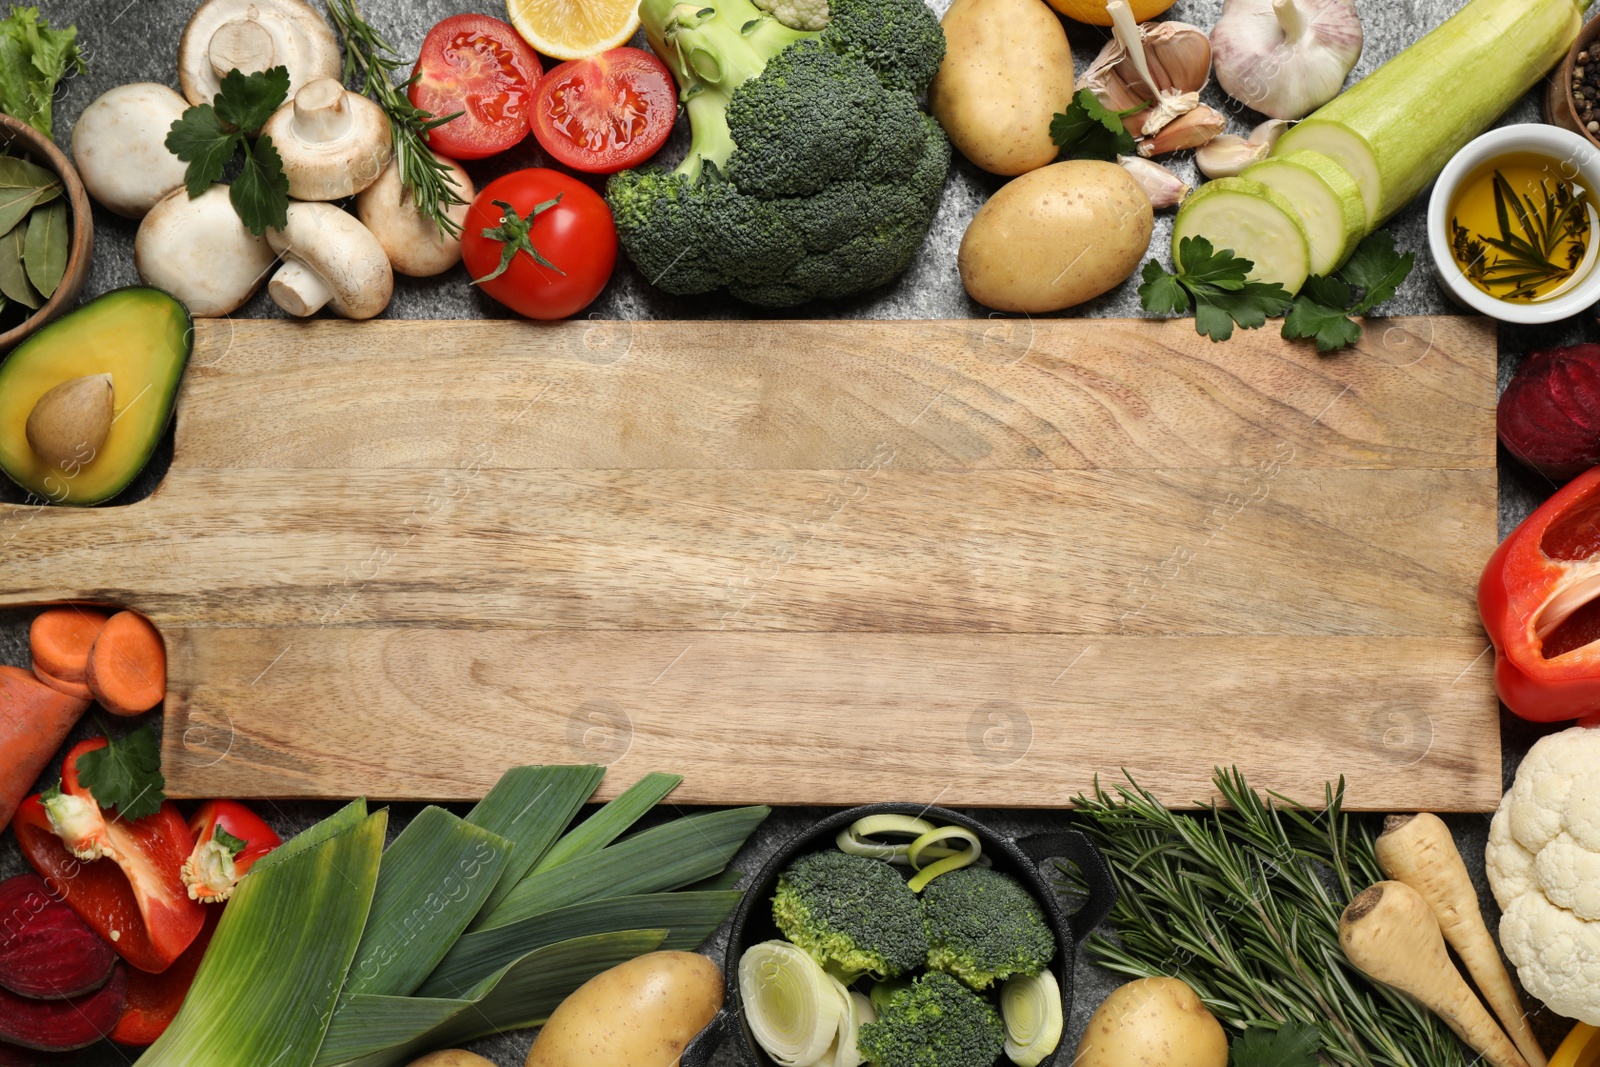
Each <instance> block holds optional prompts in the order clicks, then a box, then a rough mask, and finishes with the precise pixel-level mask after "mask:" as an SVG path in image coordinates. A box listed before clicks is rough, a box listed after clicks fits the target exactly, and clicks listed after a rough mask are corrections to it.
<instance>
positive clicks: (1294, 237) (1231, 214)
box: [1172, 177, 1311, 293]
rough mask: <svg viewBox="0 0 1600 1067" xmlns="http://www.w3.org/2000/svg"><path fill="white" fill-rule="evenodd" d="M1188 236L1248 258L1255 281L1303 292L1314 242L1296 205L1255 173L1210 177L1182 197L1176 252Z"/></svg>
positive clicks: (1174, 242) (1175, 229) (1174, 241)
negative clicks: (1252, 264)
mask: <svg viewBox="0 0 1600 1067" xmlns="http://www.w3.org/2000/svg"><path fill="white" fill-rule="evenodd" d="M1185 237H1204V238H1205V239H1206V240H1208V241H1210V242H1211V245H1212V247H1213V248H1216V249H1218V250H1221V249H1225V248H1226V249H1231V250H1232V251H1233V254H1234V255H1236V256H1240V257H1242V258H1244V259H1248V260H1250V261H1251V262H1252V263H1254V264H1255V268H1254V269H1253V270H1252V271H1251V272H1250V277H1251V278H1252V279H1254V280H1256V281H1263V282H1278V283H1280V284H1281V285H1282V286H1283V287H1284V288H1285V289H1287V290H1289V292H1290V293H1297V292H1299V291H1300V286H1301V285H1303V284H1304V283H1305V280H1306V275H1307V274H1309V273H1311V242H1310V241H1309V240H1308V239H1307V237H1306V229H1305V225H1304V223H1302V222H1301V221H1300V214H1299V212H1297V211H1296V210H1295V208H1294V205H1292V204H1290V203H1289V201H1287V200H1285V199H1284V198H1283V197H1282V196H1280V195H1279V194H1278V193H1276V192H1273V191H1272V190H1271V189H1269V188H1267V187H1266V186H1265V185H1263V184H1262V183H1260V182H1258V181H1256V180H1254V179H1253V178H1245V177H1238V178H1218V179H1216V180H1215V181H1209V182H1206V183H1205V184H1204V185H1202V186H1201V187H1200V188H1199V189H1197V190H1196V191H1195V192H1194V195H1192V196H1190V197H1189V199H1188V200H1186V201H1185V202H1184V205H1183V207H1182V208H1181V209H1180V210H1179V211H1178V218H1177V220H1176V221H1175V222H1174V223H1173V225H1172V256H1173V260H1174V262H1176V261H1177V258H1178V243H1179V242H1180V241H1182V240H1183V239H1184V238H1185Z"/></svg>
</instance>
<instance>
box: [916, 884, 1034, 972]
mask: <svg viewBox="0 0 1600 1067" xmlns="http://www.w3.org/2000/svg"><path fill="white" fill-rule="evenodd" d="M922 914H923V918H924V922H925V925H926V929H927V935H928V966H929V967H931V968H933V969H934V970H936V971H943V972H945V973H946V974H953V975H955V976H956V977H957V978H959V979H961V980H962V981H963V982H965V983H966V984H967V985H969V986H971V987H972V988H973V989H988V988H989V987H990V986H991V985H993V984H994V983H995V982H996V981H997V980H1000V981H1003V980H1004V979H1007V978H1010V977H1011V976H1012V975H1018V974H1025V975H1035V974H1038V973H1039V972H1040V971H1042V970H1044V969H1045V967H1047V966H1048V965H1049V963H1050V961H1051V960H1052V959H1054V958H1055V955H1056V936H1055V934H1054V933H1053V932H1052V931H1051V929H1050V923H1049V921H1048V920H1047V919H1046V918H1045V915H1044V910H1043V909H1042V908H1040V907H1039V902H1038V901H1037V900H1035V899H1033V894H1031V893H1029V892H1028V891H1027V890H1026V889H1024V888H1023V887H1022V886H1021V885H1020V884H1019V883H1018V882H1017V880H1016V879H1015V878H1012V877H1011V876H1010V875H1007V874H1002V873H1001V872H999V871H995V870H990V869H988V868H986V867H964V868H962V869H961V870H958V871H951V872H950V873H948V874H941V875H940V876H939V877H937V878H935V879H934V880H933V881H931V882H929V883H928V885H927V887H926V888H925V889H923V891H922Z"/></svg>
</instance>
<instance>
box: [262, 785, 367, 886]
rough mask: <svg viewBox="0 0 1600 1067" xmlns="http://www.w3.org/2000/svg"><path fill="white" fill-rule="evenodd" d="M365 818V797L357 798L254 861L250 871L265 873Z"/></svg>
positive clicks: (351, 827) (352, 826) (336, 835)
mask: <svg viewBox="0 0 1600 1067" xmlns="http://www.w3.org/2000/svg"><path fill="white" fill-rule="evenodd" d="M366 817H367V800H366V798H365V797H358V798H356V799H355V800H352V801H351V802H350V803H348V804H346V805H345V806H344V807H342V808H340V809H339V810H338V811H336V812H334V813H333V814H332V815H330V816H328V817H327V818H326V819H323V820H322V821H321V822H319V823H316V824H314V825H312V826H310V827H308V828H306V829H305V830H302V831H301V832H300V833H298V834H295V835H294V836H293V837H291V838H289V840H287V841H285V842H284V843H283V844H281V845H279V846H278V847H277V848H275V849H273V850H272V851H271V852H268V853H267V854H266V855H265V856H262V857H261V858H260V859H258V860H256V861H255V863H254V864H252V865H251V867H250V869H251V870H252V871H265V870H268V869H270V868H273V867H276V866H277V865H278V864H280V863H283V862H285V861H286V860H290V859H293V858H294V857H295V856H298V855H299V854H300V853H302V852H304V851H306V850H307V849H310V848H316V847H317V846H318V845H320V844H322V843H323V842H324V841H327V840H329V839H331V838H334V837H338V836H339V835H340V834H342V833H344V832H345V831H346V830H350V829H353V828H354V827H355V826H356V825H357V824H359V823H360V822H361V820H362V819H365V818H366Z"/></svg>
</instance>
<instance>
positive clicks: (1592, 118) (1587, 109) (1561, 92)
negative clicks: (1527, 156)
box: [1544, 18, 1600, 148]
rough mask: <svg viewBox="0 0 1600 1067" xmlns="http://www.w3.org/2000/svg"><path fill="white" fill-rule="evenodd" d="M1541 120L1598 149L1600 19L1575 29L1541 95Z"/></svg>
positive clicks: (1599, 143)
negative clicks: (1565, 51)
mask: <svg viewBox="0 0 1600 1067" xmlns="http://www.w3.org/2000/svg"><path fill="white" fill-rule="evenodd" d="M1544 120H1545V121H1546V122H1548V123H1550V124H1551V125H1552V126H1560V127H1562V128H1563V129H1568V130H1571V131H1572V132H1573V133H1577V134H1582V135H1583V136H1585V137H1587V138H1588V139H1589V141H1590V142H1591V143H1592V144H1593V145H1594V146H1595V147H1596V148H1600V18H1594V19H1590V20H1589V21H1588V22H1587V23H1585V24H1584V27H1583V29H1582V30H1580V31H1579V32H1578V39H1577V40H1576V41H1574V42H1573V43H1572V48H1571V49H1570V50H1569V51H1568V52H1567V58H1566V59H1564V60H1562V61H1561V66H1560V67H1559V68H1557V70H1556V73H1555V75H1554V76H1553V77H1552V78H1551V79H1550V82H1549V87H1548V88H1547V89H1546V90H1545V94H1544Z"/></svg>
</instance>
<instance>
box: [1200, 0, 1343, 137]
mask: <svg viewBox="0 0 1600 1067" xmlns="http://www.w3.org/2000/svg"><path fill="white" fill-rule="evenodd" d="M1361 38H1362V35H1361V19H1360V17H1359V16H1357V15H1356V9H1355V4H1354V3H1353V2H1352V0H1223V4H1222V15H1221V16H1220V17H1219V18H1218V19H1217V24H1216V25H1215V26H1213V27H1212V29H1211V51H1212V55H1213V56H1214V58H1215V62H1216V67H1217V81H1218V82H1219V83H1220V84H1221V85H1222V88H1223V89H1224V90H1226V91H1227V93H1228V95H1229V96H1231V97H1233V98H1234V99H1235V100H1237V101H1239V102H1240V103H1241V104H1245V105H1247V106H1249V107H1253V108H1255V109H1256V110H1257V111H1259V112H1261V113H1262V114H1263V115H1270V116H1272V117H1273V118H1275V119H1298V118H1304V117H1305V116H1306V115H1308V114H1310V113H1311V112H1313V111H1315V110H1316V109H1317V108H1319V107H1321V106H1322V105H1323V104H1326V103H1327V102H1328V101H1329V100H1332V99H1333V98H1334V97H1336V96H1338V95H1339V90H1340V89H1341V88H1342V87H1343V86H1344V79H1345V76H1346V75H1347V74H1349V73H1350V71H1351V70H1352V69H1353V68H1354V67H1355V65H1356V60H1357V59H1358V58H1360V56H1361Z"/></svg>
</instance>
